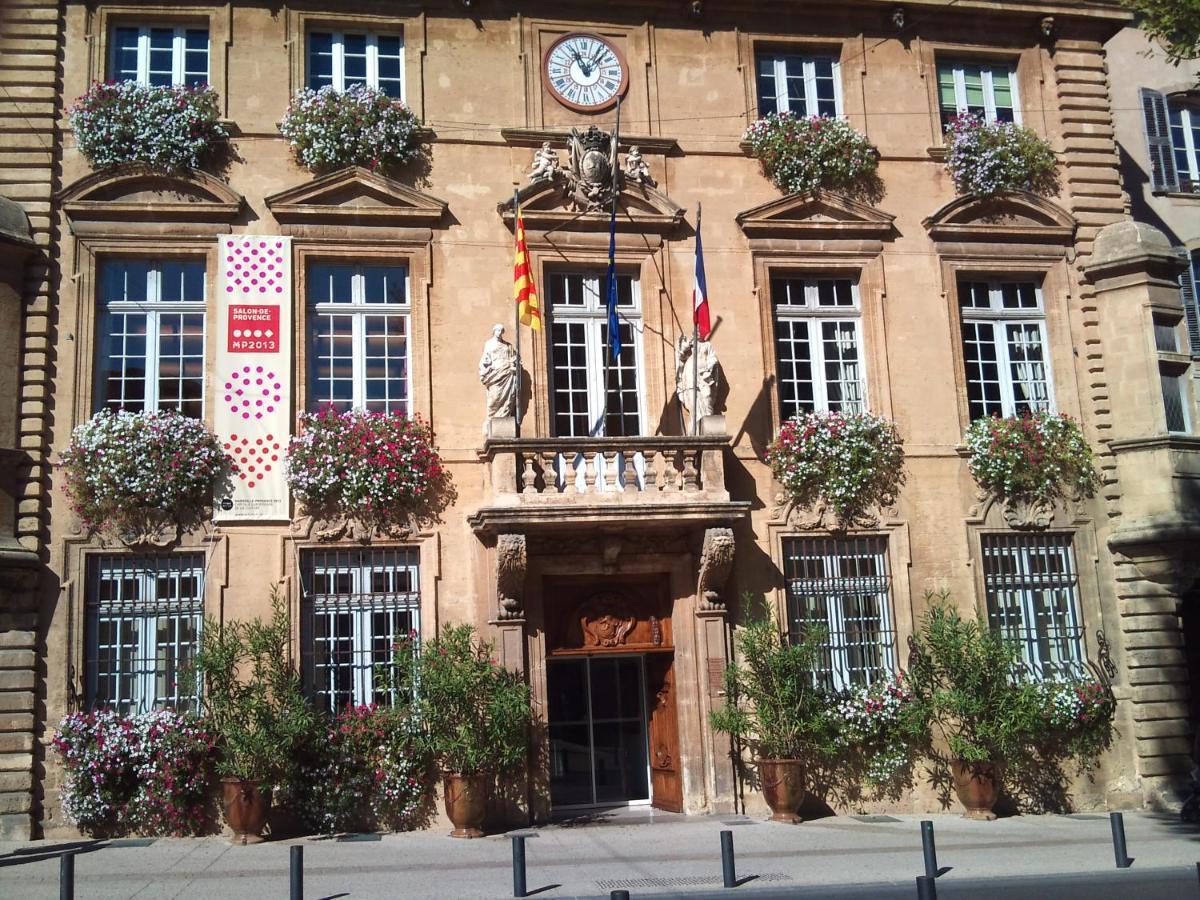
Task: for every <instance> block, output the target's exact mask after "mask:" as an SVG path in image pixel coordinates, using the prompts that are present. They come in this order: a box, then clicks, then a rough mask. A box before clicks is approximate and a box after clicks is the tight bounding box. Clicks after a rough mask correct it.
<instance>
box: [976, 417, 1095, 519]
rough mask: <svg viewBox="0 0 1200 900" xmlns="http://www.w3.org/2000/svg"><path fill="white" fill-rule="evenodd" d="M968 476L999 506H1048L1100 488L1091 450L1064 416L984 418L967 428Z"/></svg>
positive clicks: (1084, 439) (1070, 421)
mask: <svg viewBox="0 0 1200 900" xmlns="http://www.w3.org/2000/svg"><path fill="white" fill-rule="evenodd" d="M966 440H967V449H968V450H969V451H970V467H971V475H972V477H973V478H974V479H975V481H976V483H977V484H978V485H979V486H980V487H981V488H983V489H984V490H985V491H988V492H990V493H991V494H993V495H994V496H996V497H998V498H1000V499H1001V500H1027V501H1032V502H1036V503H1053V502H1054V501H1055V500H1057V499H1059V498H1061V497H1066V496H1071V497H1091V496H1092V495H1093V494H1095V493H1096V489H1097V488H1098V487H1099V486H1100V476H1099V474H1098V473H1097V472H1096V469H1095V465H1094V462H1093V457H1092V448H1091V447H1090V446H1088V442H1087V439H1086V438H1084V436H1083V432H1082V431H1081V430H1080V428H1079V423H1078V422H1076V421H1075V420H1074V419H1072V418H1071V417H1070V416H1065V415H1056V414H1054V413H1049V412H1040V413H1034V414H1032V415H1022V416H1009V417H1007V418H1001V417H999V416H985V417H984V418H981V419H976V420H975V421H974V422H972V423H971V425H970V427H969V428H967V438H966Z"/></svg>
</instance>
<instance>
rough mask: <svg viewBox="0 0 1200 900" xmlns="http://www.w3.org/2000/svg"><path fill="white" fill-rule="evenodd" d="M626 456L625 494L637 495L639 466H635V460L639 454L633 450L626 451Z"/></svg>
mask: <svg viewBox="0 0 1200 900" xmlns="http://www.w3.org/2000/svg"><path fill="white" fill-rule="evenodd" d="M624 456H625V473H624V475H625V493H627V494H635V493H637V490H638V481H637V466H635V465H634V458H635V457H636V456H637V453H636V452H635V451H633V450H626V451H625V453H624Z"/></svg>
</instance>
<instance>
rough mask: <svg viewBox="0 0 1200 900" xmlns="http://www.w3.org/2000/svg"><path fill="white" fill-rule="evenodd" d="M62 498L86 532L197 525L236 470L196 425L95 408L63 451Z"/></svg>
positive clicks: (173, 417)
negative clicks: (77, 516) (93, 412)
mask: <svg viewBox="0 0 1200 900" xmlns="http://www.w3.org/2000/svg"><path fill="white" fill-rule="evenodd" d="M62 467H63V471H64V474H65V476H66V491H67V496H68V498H69V499H70V501H71V507H72V509H74V510H75V512H76V513H77V514H78V515H79V518H80V520H81V521H82V523H83V526H84V528H85V529H86V530H88V531H99V532H104V533H109V534H113V535H116V536H121V537H125V538H127V539H128V538H129V537H138V536H145V535H151V534H155V533H158V532H159V531H160V530H161V529H162V528H163V527H166V526H170V525H174V526H177V527H179V528H182V529H184V530H188V529H190V528H193V527H195V526H196V525H198V524H199V523H200V522H201V521H202V520H203V516H204V513H205V511H206V510H207V509H208V508H209V507H210V506H211V505H212V500H213V494H214V492H216V491H217V490H219V489H221V488H222V487H223V486H224V485H226V484H227V483H228V480H229V477H230V475H231V474H233V472H234V471H235V467H234V464H233V461H232V460H231V459H230V458H229V457H228V456H227V455H226V454H225V451H224V450H223V449H222V448H221V444H220V442H219V441H218V440H217V438H216V436H215V435H214V434H213V433H212V432H210V431H209V430H208V429H207V428H205V427H204V423H203V422H198V421H196V420H195V419H190V418H188V417H187V416H185V415H183V414H182V413H178V412H175V411H174V410H161V411H158V412H142V413H132V412H113V411H112V410H107V409H106V410H102V411H101V412H98V413H96V415H94V416H92V418H91V419H90V420H89V421H87V422H85V423H84V424H82V425H80V426H79V427H78V428H76V429H75V431H74V432H73V433H72V435H71V444H70V446H69V447H67V449H66V450H65V451H63V454H62Z"/></svg>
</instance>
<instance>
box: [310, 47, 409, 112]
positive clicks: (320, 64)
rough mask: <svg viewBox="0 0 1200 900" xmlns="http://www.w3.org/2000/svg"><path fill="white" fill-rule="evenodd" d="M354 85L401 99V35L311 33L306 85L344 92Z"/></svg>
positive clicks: (402, 89) (315, 88)
mask: <svg viewBox="0 0 1200 900" xmlns="http://www.w3.org/2000/svg"><path fill="white" fill-rule="evenodd" d="M356 84H364V85H366V86H367V87H372V88H375V89H376V90H379V91H382V92H383V93H385V94H387V95H388V96H389V97H394V98H395V99H397V100H403V99H404V37H403V35H400V34H350V33H348V32H342V31H310V32H309V33H308V86H309V87H310V88H312V89H314V90H319V89H320V88H323V87H332V88H333V89H334V90H335V91H344V90H347V89H348V88H351V87H353V86H354V85H356Z"/></svg>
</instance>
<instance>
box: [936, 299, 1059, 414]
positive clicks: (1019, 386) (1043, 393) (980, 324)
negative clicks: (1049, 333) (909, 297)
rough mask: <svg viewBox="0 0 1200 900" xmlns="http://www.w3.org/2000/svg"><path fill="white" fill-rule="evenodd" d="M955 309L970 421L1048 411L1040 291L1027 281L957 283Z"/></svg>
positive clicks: (1050, 401)
mask: <svg viewBox="0 0 1200 900" xmlns="http://www.w3.org/2000/svg"><path fill="white" fill-rule="evenodd" d="M958 305H959V309H960V311H961V315H962V340H963V362H964V364H965V366H966V376H967V404H968V408H969V412H970V416H971V420H972V421H974V420H975V419H978V418H980V417H982V416H1016V415H1020V414H1021V413H1027V412H1041V411H1046V410H1049V411H1052V410H1053V408H1054V402H1053V399H1052V398H1053V385H1052V382H1051V378H1050V352H1049V347H1048V344H1047V340H1046V314H1045V306H1044V304H1043V301H1042V289H1041V287H1040V286H1038V285H1037V284H1036V283H1034V282H1032V281H972V280H969V279H963V280H960V281H959V282H958Z"/></svg>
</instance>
